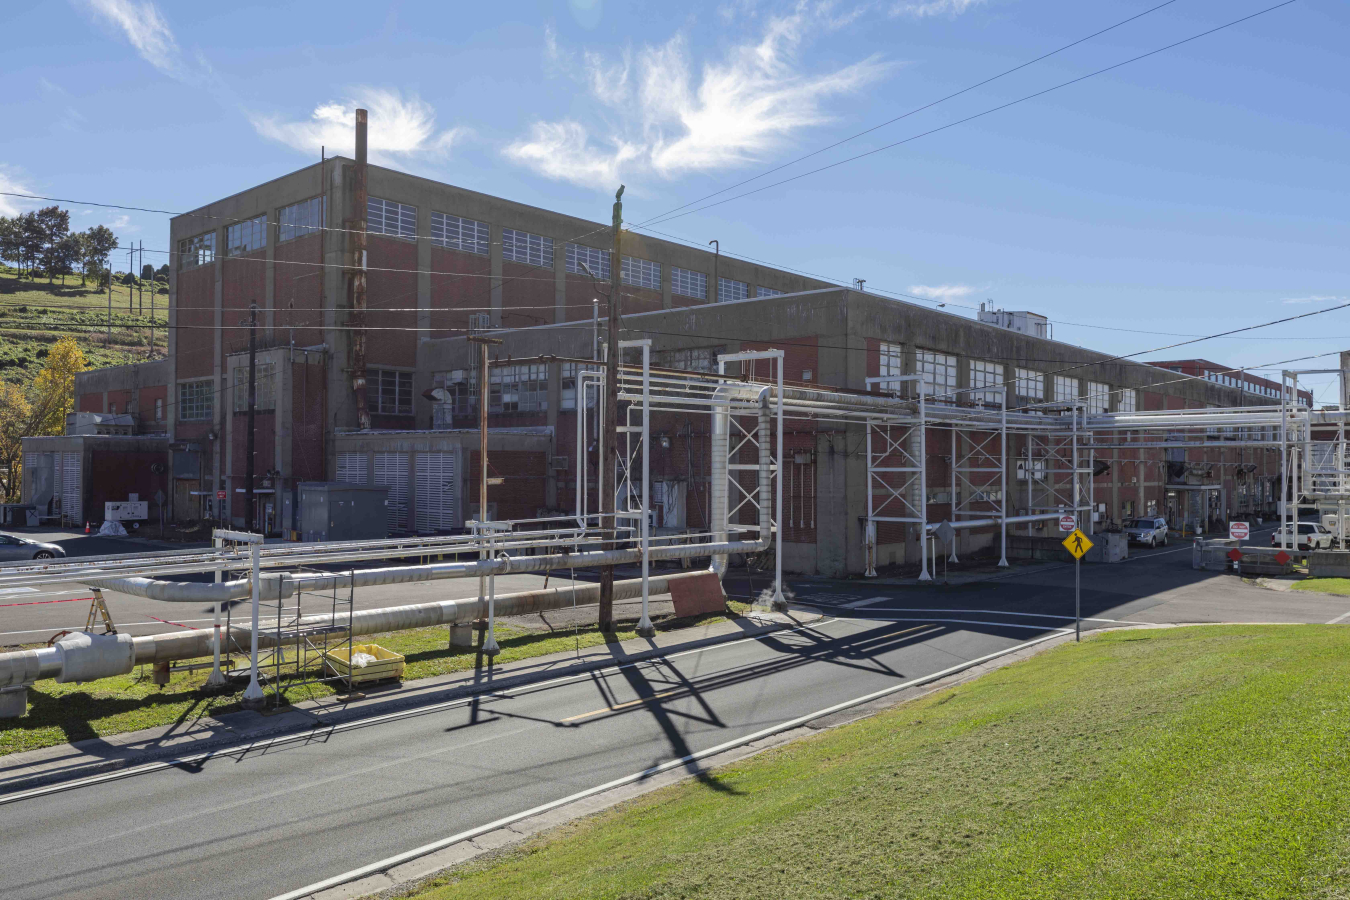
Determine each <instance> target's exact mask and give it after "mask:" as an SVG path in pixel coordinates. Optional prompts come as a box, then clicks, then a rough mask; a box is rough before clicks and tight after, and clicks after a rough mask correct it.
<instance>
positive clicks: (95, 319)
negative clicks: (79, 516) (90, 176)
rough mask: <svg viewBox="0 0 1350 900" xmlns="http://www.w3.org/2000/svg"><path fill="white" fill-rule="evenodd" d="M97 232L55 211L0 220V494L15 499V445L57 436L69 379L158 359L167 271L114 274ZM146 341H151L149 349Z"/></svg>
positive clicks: (109, 248)
mask: <svg viewBox="0 0 1350 900" xmlns="http://www.w3.org/2000/svg"><path fill="white" fill-rule="evenodd" d="M119 246H120V241H119V239H118V237H117V235H116V234H114V232H113V231H112V230H111V229H110V228H108V227H107V226H105V225H95V226H94V227H92V228H89V229H87V230H85V231H82V232H72V231H71V230H70V212H69V211H68V210H64V209H61V208H59V207H56V206H49V207H46V208H43V209H39V210H33V211H30V212H27V213H22V214H20V215H16V216H11V217H0V494H3V495H4V497H5V498H6V500H9V501H14V500H17V498H18V494H19V490H20V478H21V476H20V462H21V457H20V449H19V438H21V437H23V436H25V435H47V434H61V433H62V432H63V430H64V427H65V417H66V413H68V412H70V411H71V409H72V404H73V401H74V393H73V391H74V379H75V374H76V373H77V372H79V371H82V370H84V369H87V368H100V367H103V366H119V365H125V364H127V363H133V362H141V361H144V360H147V359H153V358H158V357H162V356H164V355H165V354H166V353H167V352H168V305H169V304H168V301H169V297H168V293H169V285H168V282H169V267H168V266H167V265H165V266H161V267H160V268H159V269H155V268H154V267H153V266H151V265H148V264H147V265H144V266H142V267H141V271H140V272H125V271H116V270H115V269H114V267H113V265H112V260H113V258H114V256H113V254H114V252H115V251H117V250H118V249H119ZM152 340H153V343H152Z"/></svg>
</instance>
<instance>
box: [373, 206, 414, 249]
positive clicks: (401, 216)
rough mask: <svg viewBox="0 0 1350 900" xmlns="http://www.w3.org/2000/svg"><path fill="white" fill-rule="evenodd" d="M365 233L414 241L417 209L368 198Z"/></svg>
mask: <svg viewBox="0 0 1350 900" xmlns="http://www.w3.org/2000/svg"><path fill="white" fill-rule="evenodd" d="M366 231H368V232H370V233H371V234H389V235H393V236H394V237H397V238H405V239H407V240H410V241H412V240H416V239H417V207H415V206H408V205H407V204H406V203H395V202H394V201H393V200H381V199H380V198H379V197H369V198H367V199H366Z"/></svg>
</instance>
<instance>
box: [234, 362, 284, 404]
mask: <svg viewBox="0 0 1350 900" xmlns="http://www.w3.org/2000/svg"><path fill="white" fill-rule="evenodd" d="M253 381H254V386H255V394H256V397H257V400H256V402H255V403H254V406H253V408H254V409H257V410H272V409H276V408H277V365H276V363H270V362H266V363H258V365H257V366H256V371H255V372H254V373H253ZM234 411H235V412H248V366H235V367H234Z"/></svg>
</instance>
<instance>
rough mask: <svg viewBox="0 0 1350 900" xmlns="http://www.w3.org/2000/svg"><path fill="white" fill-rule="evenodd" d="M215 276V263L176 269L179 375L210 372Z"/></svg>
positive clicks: (176, 337)
mask: <svg viewBox="0 0 1350 900" xmlns="http://www.w3.org/2000/svg"><path fill="white" fill-rule="evenodd" d="M215 278H216V267H215V266H198V267H196V268H195V269H188V270H186V271H183V272H179V273H178V292H177V295H176V296H175V298H174V300H175V302H176V304H177V305H176V307H175V310H176V317H175V318H176V324H177V328H176V329H175V331H174V339H175V354H176V356H177V364H178V377H179V378H197V377H201V376H206V375H210V374H211V371H212V368H213V367H214V366H215V350H214V348H215V331H214V325H215V302H216V281H215ZM99 411H100V412H101V411H102V410H99Z"/></svg>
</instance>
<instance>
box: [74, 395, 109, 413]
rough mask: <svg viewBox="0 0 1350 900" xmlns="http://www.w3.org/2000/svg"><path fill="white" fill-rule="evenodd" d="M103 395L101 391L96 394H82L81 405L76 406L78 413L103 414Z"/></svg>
mask: <svg viewBox="0 0 1350 900" xmlns="http://www.w3.org/2000/svg"><path fill="white" fill-rule="evenodd" d="M103 404H104V399H103V393H102V392H101V391H100V392H98V393H94V394H81V395H80V399H79V403H78V404H76V407H75V409H76V411H78V412H91V413H101V412H103V411H104V409H105V407H104V405H103Z"/></svg>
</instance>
